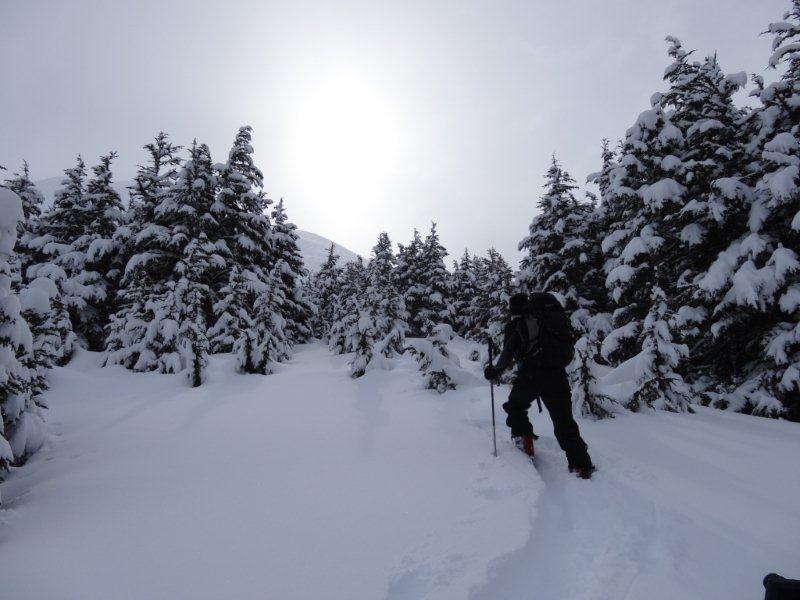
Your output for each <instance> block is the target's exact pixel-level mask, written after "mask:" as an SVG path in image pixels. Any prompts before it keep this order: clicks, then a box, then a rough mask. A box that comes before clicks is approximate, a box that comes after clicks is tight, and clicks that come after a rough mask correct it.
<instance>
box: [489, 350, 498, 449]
mask: <svg viewBox="0 0 800 600" xmlns="http://www.w3.org/2000/svg"><path fill="white" fill-rule="evenodd" d="M493 349H494V345H493V344H492V340H489V366H490V367H492V366H494V357H493V356H492V354H493ZM489 390H490V393H491V395H492V443H493V444H494V455H495V456H497V430H496V427H495V424H494V380H489Z"/></svg>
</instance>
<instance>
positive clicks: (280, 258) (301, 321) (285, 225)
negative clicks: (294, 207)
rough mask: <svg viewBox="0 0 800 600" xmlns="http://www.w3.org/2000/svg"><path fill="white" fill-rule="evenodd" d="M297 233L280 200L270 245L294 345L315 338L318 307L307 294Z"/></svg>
mask: <svg viewBox="0 0 800 600" xmlns="http://www.w3.org/2000/svg"><path fill="white" fill-rule="evenodd" d="M296 231H297V226H296V225H295V224H294V223H291V222H290V221H289V220H288V217H287V215H286V209H285V208H284V206H283V199H281V200H279V201H278V203H277V204H276V205H275V207H274V209H273V211H272V229H271V231H270V234H269V241H270V244H271V246H272V253H273V258H274V260H275V262H274V263H273V270H274V272H275V274H276V275H277V277H278V283H279V285H280V286H281V292H282V294H283V297H284V299H285V300H284V302H283V303H281V304H280V305H278V306H277V307H276V308H277V309H278V310H279V311H280V313H281V316H282V317H283V319H284V321H285V323H286V335H287V338H288V340H289V342H290V343H291V344H297V343H302V342H305V341H308V339H309V338H311V319H312V317H313V315H314V306H313V304H312V303H311V301H310V300H309V299H308V298H306V296H305V293H304V290H303V281H304V279H305V278H306V277H307V276H308V271H306V269H305V267H304V266H303V256H302V254H301V253H300V248H299V246H298V245H297V239H298V237H297V233H296Z"/></svg>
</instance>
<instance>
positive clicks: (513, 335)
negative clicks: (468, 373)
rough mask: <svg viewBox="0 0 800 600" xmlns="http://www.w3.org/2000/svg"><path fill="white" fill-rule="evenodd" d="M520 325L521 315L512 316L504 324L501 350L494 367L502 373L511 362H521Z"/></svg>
mask: <svg viewBox="0 0 800 600" xmlns="http://www.w3.org/2000/svg"><path fill="white" fill-rule="evenodd" d="M521 325H522V321H521V317H514V318H513V319H511V321H509V322H508V323H507V324H506V327H505V330H504V332H503V350H502V352H500V356H499V357H498V358H497V363H496V364H495V369H497V371H499V372H500V373H502V372H503V371H505V370H506V369H508V368H509V367H510V366H511V364H512V363H514V362H516V363H519V364H520V366H521V363H522V358H523V356H522V338H521V336H520V333H519V328H520V326H521Z"/></svg>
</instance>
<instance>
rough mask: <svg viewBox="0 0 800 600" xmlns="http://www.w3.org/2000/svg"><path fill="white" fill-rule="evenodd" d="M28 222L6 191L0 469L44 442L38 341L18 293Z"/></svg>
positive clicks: (1, 216)
mask: <svg viewBox="0 0 800 600" xmlns="http://www.w3.org/2000/svg"><path fill="white" fill-rule="evenodd" d="M23 219H24V213H23V211H22V202H21V200H20V198H19V196H17V195H16V194H15V193H14V192H12V191H11V190H8V189H6V188H0V471H3V470H5V469H7V468H8V467H9V466H10V465H12V464H19V463H21V462H23V461H24V460H25V459H26V458H27V456H28V455H29V454H31V453H32V452H34V451H35V450H36V449H37V448H38V446H40V445H41V443H42V440H43V433H42V432H43V425H42V420H41V416H40V415H39V411H38V407H37V406H36V403H35V402H34V399H33V396H32V390H31V374H30V372H29V370H28V368H27V367H26V365H25V357H26V356H28V355H30V354H32V352H33V339H32V336H31V332H30V329H29V328H28V325H27V323H26V322H25V320H24V319H23V317H22V315H21V314H20V302H19V298H18V297H17V295H16V294H15V293H14V291H13V289H12V276H13V270H12V265H13V263H14V260H15V259H14V247H15V245H16V241H17V227H18V224H19V222H20V221H22V220H23Z"/></svg>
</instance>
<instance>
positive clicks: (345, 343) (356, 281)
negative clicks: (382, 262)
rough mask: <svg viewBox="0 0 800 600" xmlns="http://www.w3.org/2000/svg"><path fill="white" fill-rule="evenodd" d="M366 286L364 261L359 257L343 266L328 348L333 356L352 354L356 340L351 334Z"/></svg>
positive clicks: (357, 318) (358, 315) (358, 317)
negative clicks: (362, 292)
mask: <svg viewBox="0 0 800 600" xmlns="http://www.w3.org/2000/svg"><path fill="white" fill-rule="evenodd" d="M366 285H367V274H366V269H365V268H364V261H363V260H362V259H361V257H360V256H359V257H358V258H356V259H355V260H351V261H349V262H347V263H345V265H344V269H343V270H342V274H341V277H340V283H339V286H338V287H339V290H340V291H339V296H338V301H337V303H336V311H335V314H334V318H333V324H332V325H331V329H330V336H329V339H328V347H329V348H330V349H331V352H333V353H334V354H346V353H348V352H354V351H355V349H356V340H355V339H353V337H352V335H351V332H352V331H353V330H354V325H355V324H357V323H358V320H359V319H360V318H361V313H362V306H361V301H362V299H363V297H362V294H361V291H362V290H363V289H364V288H365V287H366Z"/></svg>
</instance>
